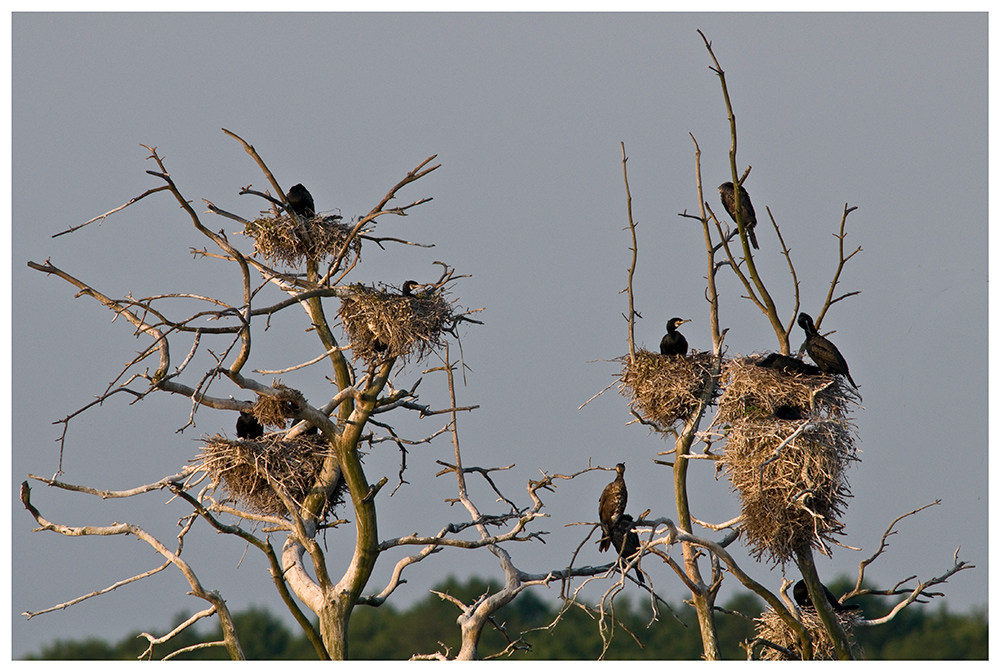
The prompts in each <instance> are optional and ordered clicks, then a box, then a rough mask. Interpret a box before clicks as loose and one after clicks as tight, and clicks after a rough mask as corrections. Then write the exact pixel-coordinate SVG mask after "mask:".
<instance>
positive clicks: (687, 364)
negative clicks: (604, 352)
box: [619, 350, 715, 427]
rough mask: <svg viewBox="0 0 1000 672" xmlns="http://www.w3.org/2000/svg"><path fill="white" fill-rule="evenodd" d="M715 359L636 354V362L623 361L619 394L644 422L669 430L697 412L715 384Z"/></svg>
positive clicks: (704, 354)
mask: <svg viewBox="0 0 1000 672" xmlns="http://www.w3.org/2000/svg"><path fill="white" fill-rule="evenodd" d="M714 359H715V358H714V357H713V355H712V353H711V352H695V353H692V354H690V355H686V356H680V355H661V354H659V353H655V352H650V351H649V350H636V351H635V360H634V361H633V360H632V359H631V358H630V357H628V356H626V357H624V358H623V361H624V366H623V368H622V372H621V375H620V376H619V378H620V380H621V384H620V385H619V391H620V392H621V393H622V394H623V395H624V396H626V397H628V398H630V399H631V406H632V407H633V409H635V410H636V411H637V412H638V413H639V415H640V416H641V417H642V418H643V419H644V420H649V421H652V422H655V423H657V424H658V425H660V426H663V427H669V426H670V425H672V424H673V423H674V422H676V421H677V420H686V419H687V418H688V416H689V415H690V414H691V413H692V412H694V411H695V410H696V409H697V408H698V405H699V403H700V399H701V395H702V393H703V392H704V391H705V386H706V385H708V384H710V383H711V381H712V362H713V361H714Z"/></svg>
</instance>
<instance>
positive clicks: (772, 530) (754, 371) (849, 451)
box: [719, 359, 858, 563]
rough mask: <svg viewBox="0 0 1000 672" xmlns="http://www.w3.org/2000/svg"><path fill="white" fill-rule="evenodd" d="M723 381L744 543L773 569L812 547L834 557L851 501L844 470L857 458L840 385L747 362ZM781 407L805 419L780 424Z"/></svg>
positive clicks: (727, 461) (727, 454)
mask: <svg viewBox="0 0 1000 672" xmlns="http://www.w3.org/2000/svg"><path fill="white" fill-rule="evenodd" d="M724 376H725V381H726V391H725V393H724V394H723V395H722V399H720V400H719V420H720V421H722V422H723V423H725V424H728V431H727V434H728V436H727V438H728V441H727V443H726V447H725V451H724V455H723V465H724V466H725V468H726V471H727V472H728V475H729V480H730V483H731V484H732V488H733V490H735V491H737V493H738V494H739V498H740V503H741V507H742V514H743V524H742V528H741V530H742V536H743V539H744V542H745V543H746V544H747V545H748V546H749V547H750V549H751V553H752V555H754V556H755V557H756V558H757V559H758V560H759V559H760V558H761V557H762V556H768V557H769V559H771V560H772V561H774V562H775V563H778V562H781V563H784V562H787V561H789V560H792V559H794V558H795V555H796V554H797V552H798V551H799V550H801V549H804V548H806V547H809V546H812V547H813V548H817V549H819V550H820V551H821V552H823V553H829V544H830V543H832V542H833V541H834V537H835V536H836V535H839V534H842V532H841V530H842V529H843V524H842V523H841V522H840V520H839V519H840V518H841V516H842V514H843V512H844V511H845V510H846V508H847V500H848V499H849V498H850V497H851V492H850V487H849V484H848V481H847V468H848V466H849V465H850V463H851V462H853V461H856V460H857V459H858V457H857V450H856V448H855V446H854V438H855V433H854V427H853V425H852V424H851V423H850V422H849V421H848V419H847V417H846V415H845V411H846V408H847V405H848V403H849V402H850V400H851V397H849V396H846V395H845V394H844V391H845V390H844V387H843V385H842V384H840V381H839V380H838V379H835V378H830V377H825V378H824V377H823V376H803V375H796V376H792V375H788V374H783V373H780V372H777V371H773V370H770V369H764V368H761V367H758V366H755V365H754V364H753V363H752V361H750V360H747V359H742V360H733V361H730V362H728V363H727V365H726V367H725V370H724ZM828 383H830V384H829V385H828V386H827V387H825V388H824V385H827V384H828ZM782 407H784V408H790V409H793V410H795V409H797V410H798V411H801V413H802V419H796V420H788V419H782V418H779V417H775V416H774V415H773V413H774V411H775V410H777V409H779V408H782ZM810 408H812V409H813V410H812V411H810ZM824 412H825V413H824ZM800 429H801V432H800V433H799V434H798V435H797V436H795V437H794V438H792V439H791V440H790V441H788V443H786V444H785V445H784V446H781V444H782V443H783V442H784V441H785V440H786V439H788V438H789V437H791V436H792V435H793V434H794V433H795V432H796V431H797V430H800ZM779 446H781V449H780V451H779Z"/></svg>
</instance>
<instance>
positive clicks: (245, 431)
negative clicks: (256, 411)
mask: <svg viewBox="0 0 1000 672" xmlns="http://www.w3.org/2000/svg"><path fill="white" fill-rule="evenodd" d="M236 436H238V437H239V438H241V439H259V438H260V437H262V436H264V425H262V424H260V421H259V420H258V419H257V418H256V417H254V415H253V414H252V413H247V412H246V411H240V417H238V418H237V419H236Z"/></svg>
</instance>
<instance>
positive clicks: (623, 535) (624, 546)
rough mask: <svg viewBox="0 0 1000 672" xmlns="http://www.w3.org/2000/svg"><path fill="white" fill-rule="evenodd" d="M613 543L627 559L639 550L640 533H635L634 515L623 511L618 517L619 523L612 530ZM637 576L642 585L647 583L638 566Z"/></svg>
mask: <svg viewBox="0 0 1000 672" xmlns="http://www.w3.org/2000/svg"><path fill="white" fill-rule="evenodd" d="M611 545H612V546H614V547H615V550H616V551H617V552H618V557H620V558H622V559H623V560H626V561H627V560H630V559H631V558H632V556H633V555H635V554H636V552H638V550H639V535H638V534H636V533H635V521H634V520H633V519H632V516H630V515H628V514H627V513H623V514H622V517H621V518H619V519H618V524H617V525H615V526H614V527H613V528H612V530H611ZM635 578H636V579H637V580H638V581H639V583H640V585H643V586H644V585H646V581H645V580H643V578H642V572H640V571H639V568H638V567H636V568H635Z"/></svg>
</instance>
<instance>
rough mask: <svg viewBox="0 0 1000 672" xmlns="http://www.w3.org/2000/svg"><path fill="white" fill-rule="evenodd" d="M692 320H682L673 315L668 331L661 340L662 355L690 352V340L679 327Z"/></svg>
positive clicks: (668, 324)
mask: <svg viewBox="0 0 1000 672" xmlns="http://www.w3.org/2000/svg"><path fill="white" fill-rule="evenodd" d="M690 321H691V320H682V319H681V318H679V317H671V318H670V321H668V322H667V333H666V335H665V336H664V337H663V338H662V339H661V340H660V354H661V355H686V354H687V353H688V342H687V339H686V338H684V336H683V335H682V334H681V333H680V332H679V331H677V327H679V326H681V325H682V324H684V323H686V322H690Z"/></svg>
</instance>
